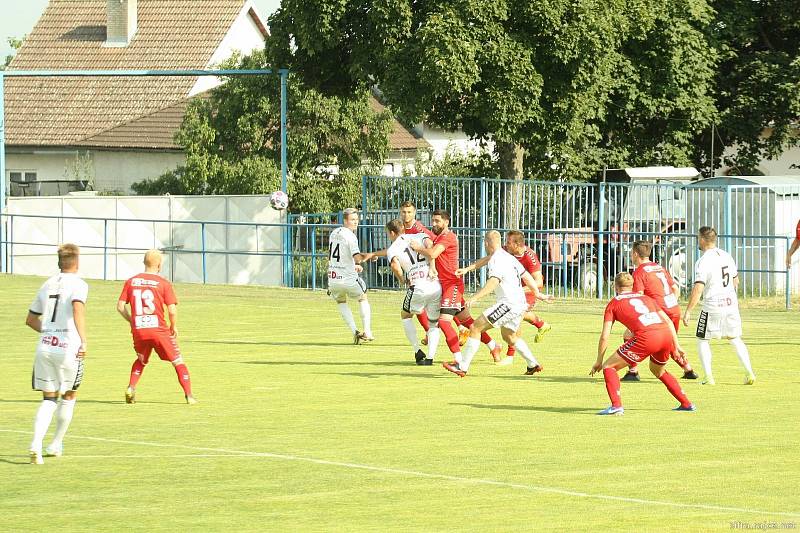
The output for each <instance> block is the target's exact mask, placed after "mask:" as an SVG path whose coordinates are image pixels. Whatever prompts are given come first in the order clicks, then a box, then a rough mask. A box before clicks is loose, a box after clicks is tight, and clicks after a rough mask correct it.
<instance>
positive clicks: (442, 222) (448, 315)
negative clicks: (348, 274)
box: [411, 209, 502, 362]
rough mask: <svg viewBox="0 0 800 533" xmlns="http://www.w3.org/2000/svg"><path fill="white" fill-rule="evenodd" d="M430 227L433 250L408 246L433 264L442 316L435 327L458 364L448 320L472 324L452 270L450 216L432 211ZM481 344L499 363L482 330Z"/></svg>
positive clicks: (496, 351) (454, 257) (461, 283)
mask: <svg viewBox="0 0 800 533" xmlns="http://www.w3.org/2000/svg"><path fill="white" fill-rule="evenodd" d="M431 226H432V227H433V233H434V234H435V237H434V239H433V248H425V247H424V246H422V245H421V244H419V243H415V242H412V243H411V247H412V249H413V250H415V251H417V252H419V253H421V254H423V255H424V256H425V257H427V258H429V259H434V260H435V261H436V263H435V265H434V268H435V270H436V272H437V274H438V276H439V283H441V285H442V310H441V313H442V314H441V316H440V320H439V327H440V328H441V329H442V332H443V333H444V334H445V338H446V339H447V344H448V346H449V347H450V351H451V352H453V356H454V357H455V359H456V361H458V360H459V359H460V358H461V348H460V345H459V343H458V335H455V339H453V334H452V333H455V329H454V328H453V327H452V324H451V323H450V321H451V320H454V319H455V318H458V320H459V321H460V323H461V324H463V325H464V326H465V327H468V328H470V329H471V328H472V324H473V322H474V320H473V319H472V316H470V313H469V309H467V308H466V307H464V305H463V304H464V280H463V279H462V278H460V277H458V276H456V269H457V268H458V237H456V234H455V233H453V232H452V231H451V230H450V213H448V212H447V211H446V210H444V209H437V210H435V211H434V212H433V216H432V217H431ZM442 318H443V319H444V320H442ZM447 328H449V330H448V329H447ZM451 332H452V333H451ZM481 342H483V343H484V344H486V346H488V347H489V350H490V351H491V354H492V359H493V360H494V361H495V362H497V361H499V360H500V352H501V351H502V350H501V348H500V346H498V345H497V343H496V342H494V340H492V338H491V337H490V336H489V335H488V334H487V333H486V332H485V331H484V332H483V333H481Z"/></svg>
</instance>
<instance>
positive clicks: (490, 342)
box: [486, 339, 497, 350]
mask: <svg viewBox="0 0 800 533" xmlns="http://www.w3.org/2000/svg"><path fill="white" fill-rule="evenodd" d="M495 346H497V343H496V342H494V339H492V340H490V341H489V342H487V343H486V347H487V348H489V349H490V350H494V348H495Z"/></svg>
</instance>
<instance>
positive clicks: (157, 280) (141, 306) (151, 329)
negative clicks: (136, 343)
mask: <svg viewBox="0 0 800 533" xmlns="http://www.w3.org/2000/svg"><path fill="white" fill-rule="evenodd" d="M119 299H120V301H122V302H125V303H128V304H130V306H131V333H132V334H133V338H134V340H143V339H152V338H154V337H158V336H161V335H164V334H167V335H169V334H170V331H169V327H168V326H167V322H166V320H165V319H164V306H165V305H172V304H177V303H178V299H177V298H175V291H173V290H172V284H171V283H170V282H169V281H167V280H166V279H164V278H162V277H161V276H159V275H158V274H148V273H142V274H137V275H135V276H133V277H132V278H130V279H129V280H128V281H126V282H125V286H124V287H123V288H122V294H120V295H119Z"/></svg>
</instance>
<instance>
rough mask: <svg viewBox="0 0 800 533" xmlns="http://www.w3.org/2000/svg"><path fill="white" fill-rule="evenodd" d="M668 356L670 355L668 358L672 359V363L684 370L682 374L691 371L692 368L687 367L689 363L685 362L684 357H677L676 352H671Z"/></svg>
mask: <svg viewBox="0 0 800 533" xmlns="http://www.w3.org/2000/svg"><path fill="white" fill-rule="evenodd" d="M669 355H670V357H672V360H673V361H675V362H676V363H678V364H679V365H680V367H681V368H682V369H683V370H684V372H688V371H689V370H691V369H692V367H691V366H689V361H687V360H686V357H684V356H683V355H679V354H678V353H676V352H672V353H671V354H669Z"/></svg>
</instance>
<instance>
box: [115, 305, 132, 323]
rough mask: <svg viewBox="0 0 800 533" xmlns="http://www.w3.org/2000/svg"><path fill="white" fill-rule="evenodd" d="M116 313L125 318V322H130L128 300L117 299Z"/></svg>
mask: <svg viewBox="0 0 800 533" xmlns="http://www.w3.org/2000/svg"><path fill="white" fill-rule="evenodd" d="M117 313H119V314H120V316H122V318H124V319H125V322H127V323H128V324H130V322H131V313H130V311H128V302H126V301H125V300H117Z"/></svg>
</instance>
